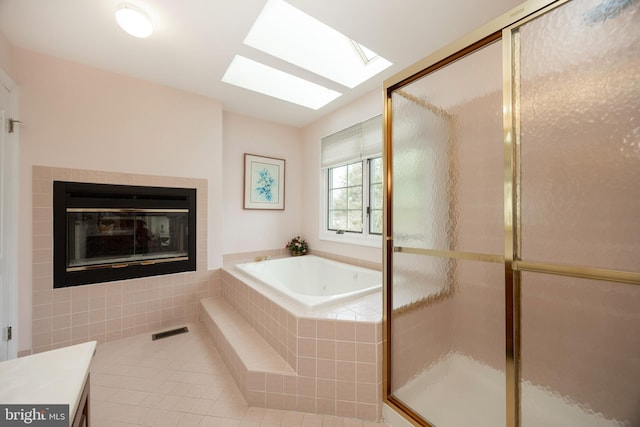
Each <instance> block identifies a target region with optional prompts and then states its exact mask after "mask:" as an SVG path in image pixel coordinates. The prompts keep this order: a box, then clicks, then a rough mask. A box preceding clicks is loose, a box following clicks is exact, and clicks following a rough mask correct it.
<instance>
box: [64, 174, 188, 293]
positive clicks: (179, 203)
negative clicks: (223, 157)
mask: <svg viewBox="0 0 640 427" xmlns="http://www.w3.org/2000/svg"><path fill="white" fill-rule="evenodd" d="M196 196H197V192H196V189H194V188H174V187H147V186H134V185H112V184H94V183H81V182H68V181H54V182H53V287H54V288H64V287H68V286H78V285H87V284H93V283H102V282H111V281H116V280H126V279H135V278H140V277H149V276H158V275H164V274H173V273H182V272H187V271H196V240H197V239H196ZM67 208H105V209H109V208H112V209H113V208H122V209H188V217H187V218H188V219H187V230H188V243H187V246H188V254H187V256H186V257H183V258H186V259H181V260H176V261H171V262H158V263H131V264H129V265H126V266H124V268H121V267H123V265H122V264H119V265H117V266H116V265H113V266H111V267H119V268H110V267H109V266H103V268H88V269H85V270H80V271H68V269H67V265H68V260H67V256H68V252H67V244H68V242H67V236H68V233H67V217H66V215H67Z"/></svg>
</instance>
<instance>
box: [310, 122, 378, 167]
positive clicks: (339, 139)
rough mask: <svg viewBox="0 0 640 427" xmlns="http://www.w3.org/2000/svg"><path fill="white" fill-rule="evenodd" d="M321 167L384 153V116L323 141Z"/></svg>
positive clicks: (325, 138) (359, 124)
mask: <svg viewBox="0 0 640 427" xmlns="http://www.w3.org/2000/svg"><path fill="white" fill-rule="evenodd" d="M320 145H321V148H320V150H321V154H320V166H321V167H322V168H328V167H332V166H337V165H340V164H345V163H348V162H350V161H356V160H362V159H364V158H367V157H373V156H376V155H379V154H381V153H382V115H378V116H375V117H372V118H370V119H368V120H365V121H364V122H360V123H357V124H355V125H353V126H350V127H348V128H346V129H343V130H341V131H339V132H336V133H334V134H332V135H329V136H326V137H324V138H322V139H321V144H320Z"/></svg>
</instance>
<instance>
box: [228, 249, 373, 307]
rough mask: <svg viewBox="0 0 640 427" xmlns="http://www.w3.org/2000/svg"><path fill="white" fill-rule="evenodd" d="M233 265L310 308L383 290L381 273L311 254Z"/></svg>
mask: <svg viewBox="0 0 640 427" xmlns="http://www.w3.org/2000/svg"><path fill="white" fill-rule="evenodd" d="M236 268H238V269H239V270H240V271H242V272H244V273H245V274H248V275H249V276H251V277H252V278H253V279H256V280H258V281H259V282H261V283H263V284H265V285H267V286H269V287H270V288H271V289H273V290H275V291H276V292H278V293H279V294H281V295H284V296H285V297H286V298H288V299H291V300H293V301H294V302H295V303H298V304H301V305H302V306H304V307H305V308H309V309H313V308H317V307H321V306H325V305H328V304H332V303H338V302H342V301H346V300H350V299H353V298H356V297H359V296H364V295H368V294H371V293H373V292H376V291H380V290H381V289H382V273H381V272H379V271H376V270H371V269H368V268H363V267H357V266H353V265H349V264H344V263H341V262H337V261H332V260H329V259H326V258H322V257H318V256H314V255H305V256H298V257H289V258H279V259H273V260H267V261H259V262H249V263H243V264H237V265H236Z"/></svg>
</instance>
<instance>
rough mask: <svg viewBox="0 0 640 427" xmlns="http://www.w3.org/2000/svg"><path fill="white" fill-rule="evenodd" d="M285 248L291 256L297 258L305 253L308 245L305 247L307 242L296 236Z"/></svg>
mask: <svg viewBox="0 0 640 427" xmlns="http://www.w3.org/2000/svg"><path fill="white" fill-rule="evenodd" d="M285 248H287V249H289V252H291V255H292V256H299V255H304V254H306V253H307V251H308V250H309V245H307V241H306V240H304V239H303V238H302V237H300V236H296V237H294V238H293V239H291V240H289V242H287V245H286V246H285Z"/></svg>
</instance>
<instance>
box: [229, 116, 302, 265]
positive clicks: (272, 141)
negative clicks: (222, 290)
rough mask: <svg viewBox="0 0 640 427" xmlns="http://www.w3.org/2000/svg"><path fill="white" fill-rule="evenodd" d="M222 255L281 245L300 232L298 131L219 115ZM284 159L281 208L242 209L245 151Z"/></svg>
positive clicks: (299, 152) (300, 168)
mask: <svg viewBox="0 0 640 427" xmlns="http://www.w3.org/2000/svg"><path fill="white" fill-rule="evenodd" d="M223 124H224V126H223V128H224V131H223V140H224V149H223V159H224V169H223V170H224V172H223V173H224V176H223V181H224V189H223V200H224V201H225V203H224V206H223V207H222V209H223V223H224V230H223V239H222V242H223V248H222V249H223V253H224V254H233V253H239V252H249V251H260V250H269V249H278V248H284V246H285V244H286V243H287V241H288V240H290V239H291V238H292V237H293V236H296V235H299V234H302V233H303V223H306V218H305V219H304V220H303V216H302V214H301V204H302V203H301V196H302V194H303V191H302V188H303V183H302V180H301V176H302V170H303V165H302V162H301V155H302V148H301V145H300V130H299V129H296V128H292V127H289V126H283V125H278V124H274V123H270V122H265V121H261V120H257V119H252V118H249V117H245V116H241V115H239V114H234V113H229V112H225V113H224V114H223ZM245 153H249V154H256V155H261V156H267V157H275V158H279V159H284V160H285V195H284V198H285V209H284V210H245V209H243V185H244V184H243V183H244V154H245Z"/></svg>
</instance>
